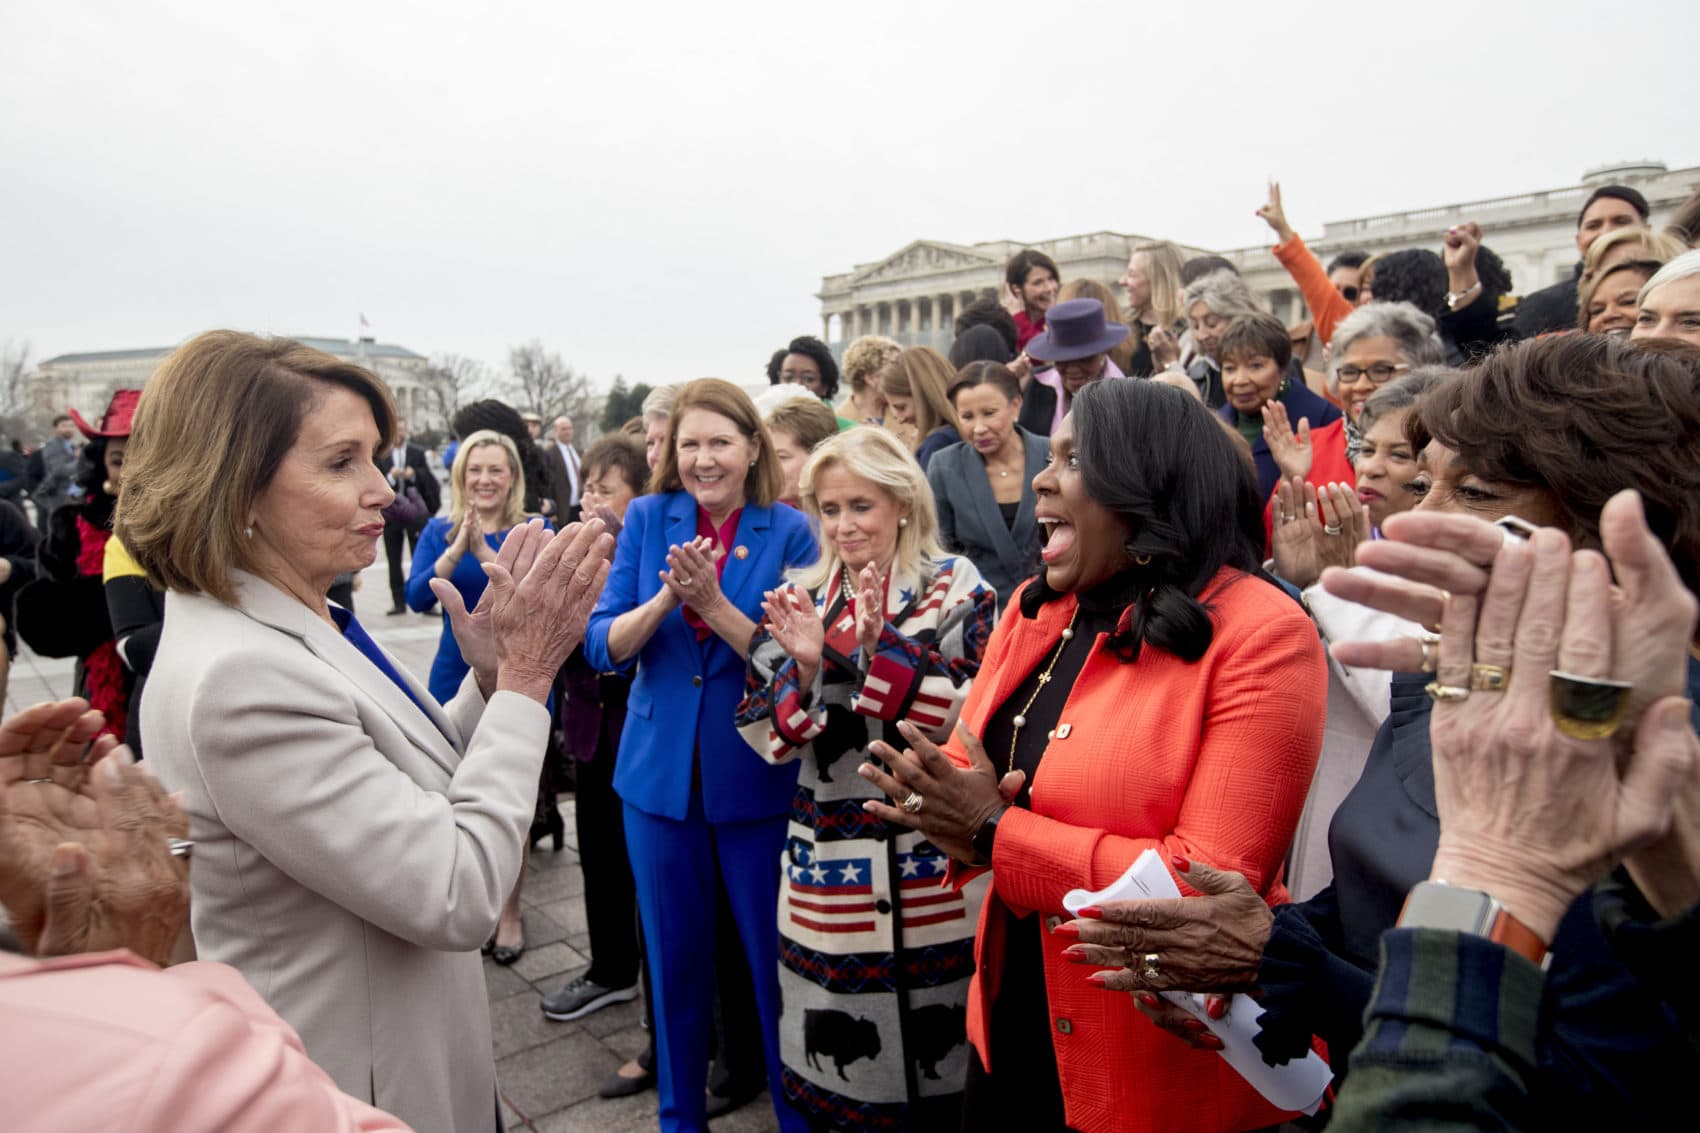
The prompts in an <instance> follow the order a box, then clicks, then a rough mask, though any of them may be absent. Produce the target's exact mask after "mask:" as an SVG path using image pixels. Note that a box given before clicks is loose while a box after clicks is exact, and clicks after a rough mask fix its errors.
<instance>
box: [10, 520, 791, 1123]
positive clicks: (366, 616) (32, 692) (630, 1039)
mask: <svg viewBox="0 0 1700 1133" xmlns="http://www.w3.org/2000/svg"><path fill="white" fill-rule="evenodd" d="M354 605H355V611H356V614H357V616H359V618H360V621H361V624H362V625H364V626H365V627H366V628H367V630H368V631H369V632H370V633H371V634H372V636H373V637H374V638H376V639H377V640H378V641H379V642H381V643H382V644H383V646H384V648H385V649H387V650H389V651H390V653H391V654H392V655H393V656H395V657H396V658H397V659H399V660H400V661H401V662H402V663H403V664H404V665H406V666H407V667H408V668H409V670H410V671H411V672H412V673H414V674H415V675H417V676H418V677H419V678H420V679H421V680H423V679H424V675H425V674H426V673H427V672H428V671H429V670H430V665H431V658H432V656H433V655H434V654H435V652H436V648H437V639H438V636H439V634H440V633H441V619H440V618H439V616H438V615H437V614H436V613H435V612H432V613H431V614H429V615H421V614H412V613H410V614H407V615H406V616H405V617H389V616H387V615H386V614H385V613H384V611H385V610H387V609H388V608H389V583H388V580H387V568H386V567H385V565H384V560H383V553H382V549H381V548H380V550H379V559H378V562H377V564H375V565H374V566H373V567H371V568H369V569H367V570H366V571H365V572H364V574H363V575H362V577H361V580H360V589H359V590H358V591H357V592H356V594H355V597H354ZM70 693H71V662H70V661H68V660H64V661H59V660H49V659H44V658H38V657H34V656H31V655H30V654H29V653H28V652H27V651H25V652H21V653H20V655H19V657H18V659H17V661H16V662H15V663H14V665H13V667H12V677H11V682H10V685H9V687H8V688H7V691H6V711H7V712H8V713H10V712H15V711H17V710H18V709H20V708H23V707H25V706H27V705H30V704H34V703H36V702H37V701H40V700H49V699H56V698H59V697H64V696H69V695H70ZM561 812H562V814H563V815H564V817H565V819H566V830H567V833H566V846H565V848H564V849H562V850H561V851H560V852H559V853H555V852H553V851H551V849H550V846H551V843H550V842H548V841H547V840H546V841H544V842H542V843H539V845H538V848H537V850H536V852H535V853H533V855H532V857H531V862H530V864H529V866H528V867H527V869H526V876H525V892H524V905H525V940H526V953H525V955H524V956H521V957H520V958H519V960H518V962H516V963H515V964H514V965H513V966H512V967H511V968H500V967H497V966H496V965H494V964H492V963H491V962H490V961H489V960H485V961H484V976H485V981H486V983H487V984H488V985H489V992H490V1028H491V1035H492V1038H493V1039H494V1042H495V1048H496V1075H497V1081H498V1083H499V1085H500V1087H501V1091H502V1100H503V1103H504V1104H503V1109H504V1113H505V1116H506V1118H507V1124H508V1128H509V1130H533V1131H535V1133H627V1131H637V1130H652V1129H654V1128H656V1110H655V1107H656V1095H655V1091H654V1090H650V1091H647V1092H645V1093H642V1094H638V1095H636V1096H635V1097H629V1098H621V1099H619V1100H616V1101H604V1100H602V1099H601V1098H599V1097H597V1096H596V1091H597V1088H598V1087H600V1086H601V1085H602V1083H603V1082H604V1081H605V1080H606V1079H607V1077H608V1076H609V1075H610V1074H612V1073H613V1072H614V1070H615V1069H616V1068H617V1067H618V1066H619V1065H620V1064H621V1063H622V1062H624V1061H625V1060H626V1059H627V1058H630V1057H632V1056H634V1055H636V1054H637V1053H638V1052H639V1051H640V1050H642V1049H643V1047H644V1045H645V1041H646V1039H647V1035H646V1034H645V1032H644V1030H643V1002H642V1000H641V999H639V1000H633V1001H632V1002H630V1003H621V1004H616V1005H614V1006H612V1007H605V1008H603V1009H602V1010H601V1011H598V1012H596V1013H595V1014H593V1015H590V1016H589V1017H587V1018H584V1019H580V1020H579V1021H577V1022H575V1023H551V1022H550V1021H549V1020H547V1019H545V1018H544V1017H543V1012H542V1011H541V1010H539V1009H538V1005H537V1001H538V998H539V996H541V995H542V994H543V993H544V992H547V991H553V990H555V989H556V988H558V987H560V986H561V984H563V983H565V982H566V981H567V980H569V979H571V978H572V977H574V976H576V975H578V974H579V973H580V972H582V971H584V969H585V968H586V967H587V966H588V960H587V959H586V955H585V953H586V952H587V950H588V949H589V946H590V945H589V939H590V938H589V936H588V934H587V931H586V926H585V916H584V879H583V875H582V874H581V873H580V870H579V864H578V846H577V839H576V837H575V836H574V832H573V797H572V795H570V794H567V795H563V796H562V797H561ZM713 1124H714V1128H715V1129H716V1130H722V1131H724V1133H767V1131H770V1130H774V1129H777V1127H778V1126H777V1122H776V1121H775V1120H774V1116H773V1108H772V1106H771V1105H770V1104H769V1102H768V1097H767V1095H766V1094H763V1095H762V1096H761V1097H759V1098H757V1099H756V1100H755V1101H754V1102H751V1103H750V1104H749V1105H747V1106H745V1107H744V1108H743V1109H741V1110H738V1111H737V1112H736V1113H731V1114H728V1115H726V1116H725V1117H723V1118H720V1119H719V1120H717V1121H715V1122H714V1123H713Z"/></svg>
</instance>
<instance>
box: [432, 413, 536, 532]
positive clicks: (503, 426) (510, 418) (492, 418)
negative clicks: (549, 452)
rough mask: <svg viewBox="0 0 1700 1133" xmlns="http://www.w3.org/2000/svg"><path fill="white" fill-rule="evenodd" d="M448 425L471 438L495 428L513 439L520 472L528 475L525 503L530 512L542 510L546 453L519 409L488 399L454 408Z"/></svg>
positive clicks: (461, 435) (532, 513) (460, 435)
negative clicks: (482, 431) (544, 457)
mask: <svg viewBox="0 0 1700 1133" xmlns="http://www.w3.org/2000/svg"><path fill="white" fill-rule="evenodd" d="M449 427H450V428H452V429H453V430H454V431H455V436H457V437H470V436H471V435H472V434H473V433H476V432H477V431H478V430H480V429H493V430H495V431H496V432H498V433H500V434H502V435H503V436H504V437H507V438H508V440H510V441H512V442H513V443H514V448H516V449H518V450H519V466H520V471H521V472H522V473H523V474H524V475H525V499H524V503H523V505H522V506H523V507H524V508H525V510H526V512H527V513H528V514H531V515H536V514H537V513H538V511H539V510H541V503H542V499H543V487H544V485H546V484H547V483H548V482H549V477H548V472H547V471H546V470H545V469H544V467H543V454H542V453H541V452H539V451H538V448H537V442H536V441H534V440H532V439H531V430H529V429H527V428H526V427H525V418H523V417H521V416H520V415H519V410H517V409H515V408H514V407H513V406H511V405H509V404H508V403H507V402H505V401H497V400H496V399H495V398H493V397H491V398H485V399H484V400H483V401H474V402H470V403H469V404H466V405H463V406H461V407H460V408H459V409H457V410H455V416H454V420H453V421H451V422H449Z"/></svg>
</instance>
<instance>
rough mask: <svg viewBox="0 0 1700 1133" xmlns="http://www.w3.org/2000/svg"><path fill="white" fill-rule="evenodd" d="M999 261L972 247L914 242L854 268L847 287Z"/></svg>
mask: <svg viewBox="0 0 1700 1133" xmlns="http://www.w3.org/2000/svg"><path fill="white" fill-rule="evenodd" d="M998 262H999V261H998V260H996V259H994V258H993V257H991V256H987V255H983V254H982V253H979V252H976V251H974V250H973V249H972V248H963V247H959V246H957V245H955V244H941V243H939V242H938V241H936V240H917V241H915V242H914V243H913V244H910V245H909V246H908V247H906V248H904V249H903V250H902V251H900V252H898V253H896V254H895V255H891V256H887V257H886V258H885V259H883V260H880V261H879V262H878V263H873V264H869V265H867V266H866V267H861V268H857V269H856V271H855V273H854V274H853V275H852V277H851V279H850V284H851V286H853V287H854V286H859V285H861V284H864V283H881V282H883V281H885V280H895V279H914V278H917V277H919V276H926V275H935V274H938V273H940V272H947V271H959V270H961V269H962V268H982V267H985V266H986V265H988V264H993V265H995V264H997V263H998Z"/></svg>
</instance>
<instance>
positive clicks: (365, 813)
mask: <svg viewBox="0 0 1700 1133" xmlns="http://www.w3.org/2000/svg"><path fill="white" fill-rule="evenodd" d="M236 588H237V599H238V601H237V604H236V605H234V606H229V605H226V604H224V603H223V602H220V601H217V600H216V599H213V598H210V597H207V596H205V595H190V594H176V593H173V594H171V595H169V596H168V597H167V599H166V606H165V628H164V631H163V634H162V636H161V638H160V643H159V651H158V654H157V656H156V657H155V660H154V666H153V672H152V675H151V676H150V677H149V680H148V685H147V691H146V696H147V710H146V712H144V713H143V714H142V715H143V728H142V730H143V738H144V744H145V748H146V750H147V758H148V763H149V764H150V765H151V766H152V767H153V768H154V770H155V771H156V773H157V774H158V775H159V778H160V779H161V780H162V781H163V782H164V784H165V785H166V787H167V788H168V789H169V790H173V791H182V792H183V793H184V794H185V796H186V800H187V807H188V811H189V818H190V831H191V836H192V837H193V838H194V840H195V857H194V863H193V865H192V866H191V869H190V887H191V890H192V894H193V914H192V921H191V924H192V927H193V929H194V934H195V943H196V947H197V949H198V951H199V955H200V958H201V959H203V960H218V961H222V962H224V963H227V964H230V965H232V966H234V967H235V968H236V969H237V970H239V971H240V972H241V973H242V974H243V976H245V977H246V978H247V980H248V982H249V983H250V984H252V985H253V986H254V988H255V990H256V991H258V992H259V993H260V995H262V996H263V997H264V998H265V999H266V1001H267V1002H268V1003H270V1004H271V1006H272V1007H273V1008H274V1009H275V1010H276V1011H277V1013H278V1014H279V1015H281V1016H282V1017H283V1018H284V1020H285V1021H287V1022H288V1023H289V1024H290V1025H291V1026H292V1027H294V1028H295V1029H296V1031H297V1032H299V1033H300V1035H301V1039H302V1041H303V1042H304V1043H305V1045H306V1048H307V1053H308V1054H309V1055H310V1056H311V1057H312V1058H313V1060H314V1061H315V1062H317V1063H318V1064H319V1065H320V1066H322V1067H323V1068H324V1069H325V1070H326V1071H328V1072H329V1073H330V1075H331V1077H333V1078H334V1079H335V1080H336V1083H337V1085H338V1086H339V1087H341V1088H342V1089H343V1090H345V1091H346V1092H348V1093H350V1094H352V1095H354V1096H355V1097H357V1098H363V1099H366V1100H368V1101H370V1102H371V1103H372V1104H373V1105H376V1106H377V1107H378V1108H380V1109H383V1110H387V1111H388V1112H390V1113H393V1114H395V1115H396V1116H397V1117H400V1118H401V1119H402V1120H404V1121H406V1122H407V1123H408V1124H409V1125H412V1126H413V1127H414V1128H415V1129H417V1130H420V1131H421V1133H432V1131H439V1130H440V1131H442V1133H449V1131H451V1130H458V1131H467V1130H487V1129H492V1128H494V1126H495V1122H496V1092H495V1091H496V1084H495V1063H494V1059H493V1056H492V1053H491V1044H490V1014H489V1006H488V1004H489V1001H488V999H487V997H486V994H485V987H484V973H483V968H482V964H481V962H480V960H479V956H478V951H477V949H478V947H479V945H480V944H482V943H483V941H484V940H485V939H487V938H488V937H489V936H490V934H491V932H492V931H494V929H495V925H496V920H497V917H498V915H499V914H500V911H501V908H502V902H503V901H504V900H505V899H506V897H507V894H508V891H509V890H511V889H512V888H513V884H514V880H515V877H516V876H517V874H518V872H519V868H520V860H521V859H520V849H521V839H522V838H523V837H524V835H525V831H526V830H527V828H528V826H529V824H530V821H531V815H532V809H533V806H534V803H535V799H536V792H537V776H538V771H539V767H540V764H541V762H542V758H543V747H544V741H545V737H546V733H547V731H548V727H549V717H548V713H547V712H546V711H545V709H544V708H543V706H542V705H540V704H538V703H537V702H535V701H533V700H530V699H527V698H526V697H523V696H520V695H518V694H516V693H512V692H500V693H497V694H496V695H495V696H493V697H492V698H491V699H490V702H489V704H488V706H486V705H485V703H484V701H483V699H482V698H481V697H480V695H479V693H478V688H477V685H476V683H475V681H474V680H473V678H472V676H470V675H469V676H468V677H467V681H466V683H465V684H464V685H463V686H462V687H461V691H460V693H459V694H458V695H457V696H456V697H455V699H454V700H453V701H451V702H450V703H449V704H448V705H446V706H443V707H441V708H439V707H438V705H437V704H436V703H435V702H434V701H433V700H432V699H431V696H430V694H429V693H427V692H426V691H425V687H424V685H423V684H421V683H419V682H418V681H414V680H413V679H412V678H411V677H410V676H406V675H405V674H404V676H406V679H407V680H408V683H409V687H410V688H411V689H412V690H413V693H414V697H415V698H416V699H417V700H418V702H419V704H415V703H414V702H413V701H412V700H410V699H409V698H408V697H407V695H406V694H405V693H403V692H402V690H401V689H400V688H399V687H397V686H396V685H395V683H394V682H392V681H391V680H390V679H389V678H387V677H386V676H384V674H383V673H382V672H380V671H379V670H378V668H377V667H376V666H375V665H374V664H373V663H372V662H371V661H369V660H368V659H367V658H366V657H365V656H364V655H363V654H361V653H360V651H359V650H357V649H355V648H354V646H352V645H350V644H349V643H348V642H347V641H345V640H344V639H343V637H342V635H341V634H339V633H338V632H337V630H336V629H335V627H333V626H331V625H330V624H329V623H327V622H325V621H323V620H321V619H320V618H318V617H316V616H315V615H314V614H313V613H312V611H310V610H309V609H308V608H307V607H306V606H304V605H302V604H301V603H300V602H298V601H297V600H295V599H294V598H292V597H290V596H289V595H287V594H285V593H284V592H283V591H281V590H279V589H277V588H276V587H274V586H272V585H271V584H269V583H267V582H264V581H262V580H260V579H259V578H256V577H253V576H251V575H245V574H240V573H239V574H238V575H237V579H236ZM398 668H399V666H398ZM420 704H422V705H424V708H423V709H421V708H420Z"/></svg>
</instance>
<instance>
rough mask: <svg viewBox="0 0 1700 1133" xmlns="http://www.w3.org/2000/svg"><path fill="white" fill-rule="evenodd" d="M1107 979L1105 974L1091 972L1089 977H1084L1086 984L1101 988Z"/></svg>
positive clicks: (1107, 976)
mask: <svg viewBox="0 0 1700 1133" xmlns="http://www.w3.org/2000/svg"><path fill="white" fill-rule="evenodd" d="M1109 978H1110V977H1109V975H1108V974H1107V973H1105V972H1093V973H1092V974H1091V975H1089V976H1087V977H1086V982H1087V983H1089V984H1092V985H1094V986H1095V987H1103V986H1104V984H1105V983H1106V982H1107V981H1108V980H1109Z"/></svg>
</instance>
